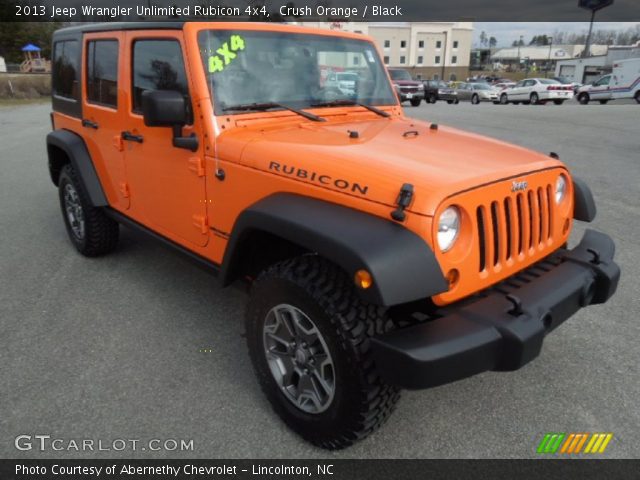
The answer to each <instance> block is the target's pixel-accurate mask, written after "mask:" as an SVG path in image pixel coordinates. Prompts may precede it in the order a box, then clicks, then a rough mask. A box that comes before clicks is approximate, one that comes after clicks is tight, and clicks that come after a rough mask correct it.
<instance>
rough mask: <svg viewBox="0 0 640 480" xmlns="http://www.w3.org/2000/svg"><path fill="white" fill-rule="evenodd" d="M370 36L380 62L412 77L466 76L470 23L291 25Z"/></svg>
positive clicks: (310, 23)
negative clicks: (398, 68) (403, 71)
mask: <svg viewBox="0 0 640 480" xmlns="http://www.w3.org/2000/svg"><path fill="white" fill-rule="evenodd" d="M295 23H299V24H301V25H306V26H310V27H320V28H330V29H339V30H344V31H348V32H355V33H362V34H365V35H370V36H371V37H373V38H374V39H375V41H376V44H377V46H378V48H379V50H380V54H381V55H382V57H383V60H384V63H385V64H386V65H387V66H389V67H402V68H406V69H407V70H409V72H411V74H412V75H413V76H414V77H418V76H419V77H421V78H436V79H439V78H442V76H443V74H444V78H445V79H446V80H460V79H464V78H466V77H467V76H468V75H469V61H470V55H471V43H472V37H473V23H472V22H405V23H373V22H345V23H330V22H295Z"/></svg>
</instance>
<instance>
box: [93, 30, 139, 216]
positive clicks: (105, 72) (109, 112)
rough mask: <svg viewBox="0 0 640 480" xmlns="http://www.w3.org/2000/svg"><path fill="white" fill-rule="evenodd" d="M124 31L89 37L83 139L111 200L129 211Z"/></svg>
mask: <svg viewBox="0 0 640 480" xmlns="http://www.w3.org/2000/svg"><path fill="white" fill-rule="evenodd" d="M123 41H124V35H123V34H122V33H121V32H103V33H93V34H91V33H90V34H87V35H85V37H84V48H83V54H82V65H83V68H82V75H83V76H84V82H82V84H83V91H82V113H83V115H82V127H83V130H84V132H83V138H84V140H85V142H86V144H87V148H88V149H89V153H90V154H91V158H92V159H93V161H94V165H95V167H96V170H97V171H98V174H99V175H100V179H101V181H102V184H103V188H104V190H105V194H106V195H107V198H108V200H109V204H110V205H111V206H112V207H115V208H117V209H120V210H126V209H127V208H129V196H128V195H129V194H128V190H127V185H126V172H125V166H124V156H123V152H122V148H121V144H120V141H119V137H120V130H121V128H120V127H121V125H122V121H123V119H124V110H125V107H124V103H125V98H124V96H123V95H122V81H123V77H122V67H121V65H120V63H121V58H122V49H123V48H124V45H123Z"/></svg>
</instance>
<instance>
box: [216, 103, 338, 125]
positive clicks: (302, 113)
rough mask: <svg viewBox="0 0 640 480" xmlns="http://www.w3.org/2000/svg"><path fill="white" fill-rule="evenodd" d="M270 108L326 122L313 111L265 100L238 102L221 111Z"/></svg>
mask: <svg viewBox="0 0 640 480" xmlns="http://www.w3.org/2000/svg"><path fill="white" fill-rule="evenodd" d="M271 108H283V109H285V110H289V111H290V112H293V113H297V114H298V115H300V116H302V117H304V118H306V119H309V120H313V121H314V122H326V121H327V119H326V118H322V117H319V116H318V115H314V114H313V113H309V112H305V111H304V110H298V109H297V108H293V107H289V106H288V105H283V104H281V103H277V102H265V103H239V104H238V105H229V106H228V107H224V108H223V109H222V110H223V111H225V112H226V111H229V110H236V111H251V110H255V111H264V110H269V109H271Z"/></svg>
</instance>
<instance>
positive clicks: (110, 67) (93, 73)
mask: <svg viewBox="0 0 640 480" xmlns="http://www.w3.org/2000/svg"><path fill="white" fill-rule="evenodd" d="M87 101H88V102H90V103H97V104H98V105H105V106H107V107H113V108H118V41H117V40H94V41H91V42H89V43H88V44H87Z"/></svg>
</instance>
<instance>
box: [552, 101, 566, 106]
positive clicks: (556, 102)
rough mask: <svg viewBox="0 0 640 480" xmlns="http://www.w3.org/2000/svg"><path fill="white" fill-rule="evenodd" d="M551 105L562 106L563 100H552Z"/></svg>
mask: <svg viewBox="0 0 640 480" xmlns="http://www.w3.org/2000/svg"><path fill="white" fill-rule="evenodd" d="M553 103H554V104H555V105H562V104H563V103H564V100H554V101H553Z"/></svg>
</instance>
